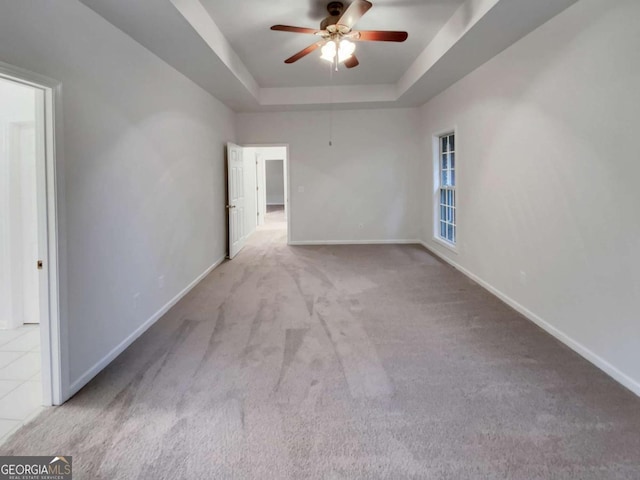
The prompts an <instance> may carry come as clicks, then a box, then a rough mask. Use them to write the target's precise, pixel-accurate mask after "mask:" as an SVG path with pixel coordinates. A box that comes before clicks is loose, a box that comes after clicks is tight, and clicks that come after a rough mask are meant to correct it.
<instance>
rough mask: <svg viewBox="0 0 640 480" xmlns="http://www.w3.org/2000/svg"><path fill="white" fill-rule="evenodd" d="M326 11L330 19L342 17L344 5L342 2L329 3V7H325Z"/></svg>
mask: <svg viewBox="0 0 640 480" xmlns="http://www.w3.org/2000/svg"><path fill="white" fill-rule="evenodd" d="M327 11H328V12H329V15H330V16H332V17H337V16H338V15H342V12H343V11H344V4H343V3H342V2H329V5H327Z"/></svg>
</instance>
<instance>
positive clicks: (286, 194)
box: [241, 143, 292, 245]
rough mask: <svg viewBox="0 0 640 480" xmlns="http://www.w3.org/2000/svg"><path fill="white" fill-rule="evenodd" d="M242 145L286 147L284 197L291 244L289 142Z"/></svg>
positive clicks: (288, 240) (247, 145)
mask: <svg viewBox="0 0 640 480" xmlns="http://www.w3.org/2000/svg"><path fill="white" fill-rule="evenodd" d="M241 146H242V147H248V148H270V147H284V149H285V151H286V153H285V158H284V159H283V165H284V177H285V181H284V198H285V205H284V211H285V216H286V220H287V245H291V224H292V216H291V210H292V208H291V168H290V166H291V164H290V162H289V159H290V158H291V156H290V150H289V144H288V143H249V144H243V145H241ZM257 181H258V179H257V178H256V182H257Z"/></svg>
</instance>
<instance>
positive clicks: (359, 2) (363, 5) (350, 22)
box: [336, 0, 373, 29]
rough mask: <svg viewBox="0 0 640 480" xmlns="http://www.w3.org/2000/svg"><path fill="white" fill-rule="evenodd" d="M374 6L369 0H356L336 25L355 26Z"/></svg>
mask: <svg viewBox="0 0 640 480" xmlns="http://www.w3.org/2000/svg"><path fill="white" fill-rule="evenodd" d="M372 6H373V4H372V3H371V2H368V1H367V0H354V2H353V3H352V4H351V5H349V8H347V10H346V11H345V12H344V13H343V14H342V16H341V17H340V20H338V23H336V25H337V26H338V27H347V28H349V29H351V28H353V26H354V25H355V24H356V22H357V21H358V20H360V18H362V16H363V15H364V14H365V13H367V12H368V11H369V9H370V8H371V7H372Z"/></svg>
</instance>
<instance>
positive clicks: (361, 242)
mask: <svg viewBox="0 0 640 480" xmlns="http://www.w3.org/2000/svg"><path fill="white" fill-rule="evenodd" d="M412 244H415V245H421V244H422V242H421V241H420V240H295V241H292V242H289V245H298V246H302V245H412Z"/></svg>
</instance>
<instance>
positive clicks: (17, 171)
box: [0, 79, 39, 328]
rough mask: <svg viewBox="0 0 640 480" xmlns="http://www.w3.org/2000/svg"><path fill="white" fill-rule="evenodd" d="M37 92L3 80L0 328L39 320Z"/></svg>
mask: <svg viewBox="0 0 640 480" xmlns="http://www.w3.org/2000/svg"><path fill="white" fill-rule="evenodd" d="M35 116H36V94H35V90H34V89H32V88H30V87H26V86H24V85H20V84H18V83H15V82H10V81H7V80H3V79H0V328H16V327H19V326H21V325H22V324H23V323H37V322H38V321H39V308H38V305H39V303H38V298H39V297H38V295H39V294H38V290H39V287H38V271H37V270H36V260H37V259H38V217H37V208H36V148H35V147H36V145H35V124H36V118H35Z"/></svg>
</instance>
